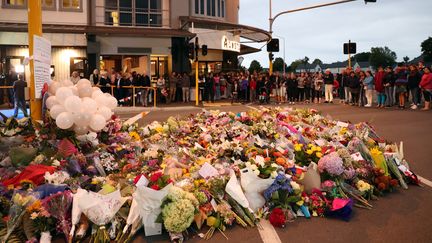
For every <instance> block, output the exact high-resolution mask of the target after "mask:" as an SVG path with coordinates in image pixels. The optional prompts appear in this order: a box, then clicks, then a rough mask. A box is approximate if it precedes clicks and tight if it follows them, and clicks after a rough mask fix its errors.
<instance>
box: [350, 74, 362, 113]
mask: <svg viewBox="0 0 432 243" xmlns="http://www.w3.org/2000/svg"><path fill="white" fill-rule="evenodd" d="M348 86H349V88H350V94H351V105H358V102H359V93H360V81H359V78H358V77H357V75H356V74H355V73H354V71H351V73H350V76H349V78H348Z"/></svg>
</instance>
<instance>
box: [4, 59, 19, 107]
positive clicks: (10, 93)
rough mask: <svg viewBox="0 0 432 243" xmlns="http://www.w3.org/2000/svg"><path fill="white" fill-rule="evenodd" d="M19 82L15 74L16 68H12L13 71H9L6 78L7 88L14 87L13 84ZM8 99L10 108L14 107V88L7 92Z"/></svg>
mask: <svg viewBox="0 0 432 243" xmlns="http://www.w3.org/2000/svg"><path fill="white" fill-rule="evenodd" d="M16 80H18V74H17V73H16V72H15V68H14V67H11V69H10V70H9V73H8V75H7V76H6V83H5V85H6V86H13V83H14V82H15V81H16ZM7 97H8V100H9V108H12V107H14V104H15V102H14V91H13V88H12V89H8V90H7Z"/></svg>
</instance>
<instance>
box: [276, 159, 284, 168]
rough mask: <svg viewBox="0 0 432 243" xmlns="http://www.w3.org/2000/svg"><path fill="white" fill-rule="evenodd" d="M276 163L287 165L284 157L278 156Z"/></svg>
mask: <svg viewBox="0 0 432 243" xmlns="http://www.w3.org/2000/svg"><path fill="white" fill-rule="evenodd" d="M276 163H277V164H278V165H280V166H284V165H285V159H284V158H282V157H279V158H276Z"/></svg>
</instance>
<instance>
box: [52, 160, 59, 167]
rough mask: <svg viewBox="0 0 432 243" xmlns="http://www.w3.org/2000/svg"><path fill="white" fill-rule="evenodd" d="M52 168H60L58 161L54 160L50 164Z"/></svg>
mask: <svg viewBox="0 0 432 243" xmlns="http://www.w3.org/2000/svg"><path fill="white" fill-rule="evenodd" d="M52 166H55V167H58V166H60V161H58V160H54V161H53V162H52Z"/></svg>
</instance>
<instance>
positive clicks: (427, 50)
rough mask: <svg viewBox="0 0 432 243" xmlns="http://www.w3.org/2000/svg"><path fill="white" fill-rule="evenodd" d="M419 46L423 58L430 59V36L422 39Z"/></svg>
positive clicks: (431, 50) (431, 59)
mask: <svg viewBox="0 0 432 243" xmlns="http://www.w3.org/2000/svg"><path fill="white" fill-rule="evenodd" d="M420 46H421V51H422V53H423V55H424V60H425V61H427V62H429V61H432V37H429V38H427V39H426V40H424V41H423V42H422V43H421V45H420Z"/></svg>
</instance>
